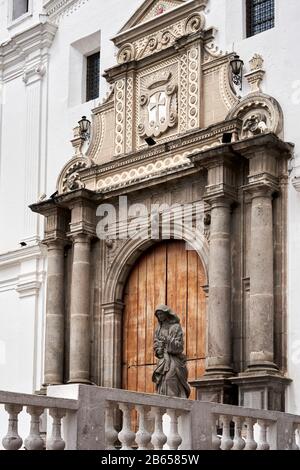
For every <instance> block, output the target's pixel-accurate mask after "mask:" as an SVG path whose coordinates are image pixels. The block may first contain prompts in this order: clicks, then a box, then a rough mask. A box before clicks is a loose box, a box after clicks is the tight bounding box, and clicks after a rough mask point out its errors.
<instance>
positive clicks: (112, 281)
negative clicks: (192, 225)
mask: <svg viewBox="0 0 300 470" xmlns="http://www.w3.org/2000/svg"><path fill="white" fill-rule="evenodd" d="M179 229H180V230H181V228H179ZM179 229H178V230H179ZM145 230H147V229H145ZM179 233H181V232H179V231H178V233H177V228H176V224H174V237H176V238H177V239H180V237H179V236H178V235H179ZM181 235H182V234H181ZM181 239H182V243H183V244H184V243H188V244H189V246H190V248H192V249H193V250H194V251H190V252H193V253H194V256H196V257H198V258H199V260H200V263H201V265H202V268H203V279H204V282H203V285H207V284H208V257H209V256H208V253H209V247H208V242H207V240H206V238H205V237H204V236H203V233H201V232H200V231H197V230H196V231H193V230H189V229H186V230H185V233H184V239H183V238H182V236H181ZM159 243H160V242H159V241H155V240H149V239H148V240H146V239H143V237H141V239H135V240H127V241H126V242H125V243H123V244H121V247H120V249H119V250H118V252H117V254H116V257H115V259H114V263H113V264H112V267H111V269H110V271H109V272H108V274H107V276H106V283H105V286H104V290H103V303H102V308H103V335H102V348H101V350H102V358H103V362H102V370H103V375H102V380H101V384H102V386H104V387H110V388H122V330H123V311H124V303H123V297H124V291H125V286H126V283H127V280H128V277H129V276H130V273H131V272H132V270H133V269H134V266H135V264H136V263H138V262H139V259H140V258H141V257H142V256H143V255H144V253H146V251H147V250H148V249H150V248H151V247H154V246H155V245H157V244H159ZM191 380H192V379H191Z"/></svg>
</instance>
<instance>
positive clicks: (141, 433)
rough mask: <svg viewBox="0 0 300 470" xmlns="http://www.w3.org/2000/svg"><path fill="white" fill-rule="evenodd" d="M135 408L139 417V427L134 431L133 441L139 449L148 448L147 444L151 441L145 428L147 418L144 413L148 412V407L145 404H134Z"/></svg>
mask: <svg viewBox="0 0 300 470" xmlns="http://www.w3.org/2000/svg"><path fill="white" fill-rule="evenodd" d="M135 408H136V410H137V412H138V417H139V429H138V432H137V433H136V438H135V442H136V443H137V445H138V449H139V450H147V449H149V444H150V442H151V434H150V433H149V432H148V430H147V423H146V421H147V418H146V414H147V413H148V408H147V407H146V406H145V405H136V407H135Z"/></svg>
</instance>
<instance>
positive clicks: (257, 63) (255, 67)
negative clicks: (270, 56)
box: [245, 54, 266, 93]
mask: <svg viewBox="0 0 300 470" xmlns="http://www.w3.org/2000/svg"><path fill="white" fill-rule="evenodd" d="M263 63H264V59H263V58H262V56H261V55H259V54H254V56H253V57H252V59H251V60H250V61H249V65H250V72H248V73H246V74H245V78H246V79H247V81H248V83H249V85H250V87H251V93H258V92H261V82H262V80H263V78H264V76H265V73H266V72H265V71H264V70H263Z"/></svg>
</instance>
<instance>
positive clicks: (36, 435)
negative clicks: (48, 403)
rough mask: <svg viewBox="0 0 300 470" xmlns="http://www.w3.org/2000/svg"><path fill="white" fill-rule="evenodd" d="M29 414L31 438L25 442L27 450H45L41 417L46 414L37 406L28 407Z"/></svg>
mask: <svg viewBox="0 0 300 470" xmlns="http://www.w3.org/2000/svg"><path fill="white" fill-rule="evenodd" d="M26 411H27V413H28V414H30V416H31V421H30V432H29V436H28V437H26V439H25V441H24V445H25V448H26V449H27V450H43V449H44V440H43V439H42V437H41V433H40V416H41V414H42V413H43V412H44V408H39V407H36V406H28V407H27V410H26Z"/></svg>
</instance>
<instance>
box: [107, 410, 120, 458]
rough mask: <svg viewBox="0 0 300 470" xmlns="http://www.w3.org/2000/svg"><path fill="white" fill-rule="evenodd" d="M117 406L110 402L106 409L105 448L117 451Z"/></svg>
mask: <svg viewBox="0 0 300 470" xmlns="http://www.w3.org/2000/svg"><path fill="white" fill-rule="evenodd" d="M114 413H115V405H114V404H113V403H110V402H108V403H107V404H106V408H105V448H106V449H107V450H115V449H116V448H115V442H116V440H117V439H118V432H117V431H116V429H115V425H114Z"/></svg>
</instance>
